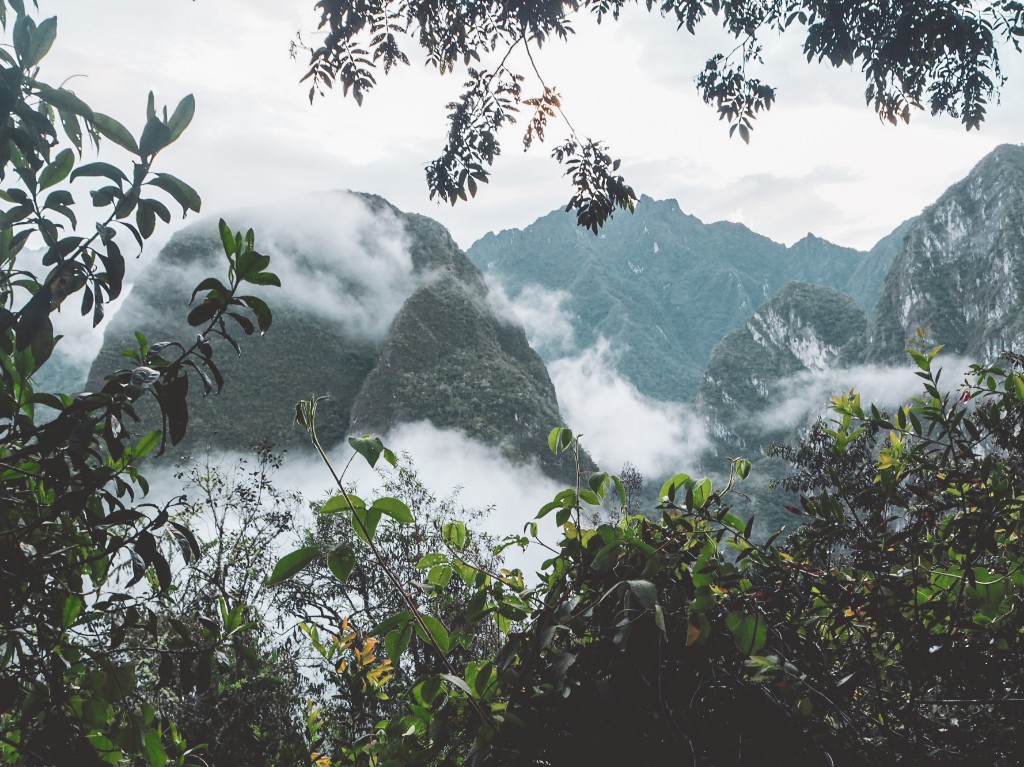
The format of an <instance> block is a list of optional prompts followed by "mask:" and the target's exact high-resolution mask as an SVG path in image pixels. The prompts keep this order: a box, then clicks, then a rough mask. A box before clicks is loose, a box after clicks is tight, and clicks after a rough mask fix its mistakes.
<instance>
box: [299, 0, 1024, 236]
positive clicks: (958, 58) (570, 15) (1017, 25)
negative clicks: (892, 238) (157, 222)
mask: <svg viewBox="0 0 1024 767" xmlns="http://www.w3.org/2000/svg"><path fill="white" fill-rule="evenodd" d="M633 4H634V3H629V2H627V1H626V0H573V1H571V2H540V3H528V2H512V3H497V2H468V3H467V2H454V1H452V0H440V1H439V0H429V1H422V0H402V2H398V3H394V2H386V1H384V0H359V1H358V2H353V1H352V0H319V2H317V3H316V6H315V8H316V9H317V10H318V11H319V13H320V28H321V29H322V30H324V31H325V36H324V38H323V41H322V43H321V44H319V45H315V46H311V47H309V48H308V51H309V55H310V59H309V71H308V73H307V75H306V79H309V80H310V81H311V83H312V85H311V87H310V99H312V98H313V97H314V96H315V95H316V93H317V92H320V93H323V92H324V90H325V89H326V88H332V87H334V85H335V84H337V85H340V86H341V88H342V91H343V92H344V94H346V95H351V96H352V97H353V98H354V99H355V100H356V101H357V102H358V103H360V104H362V103H363V99H364V97H365V96H366V95H367V94H368V93H369V92H370V91H371V90H372V89H373V88H374V87H375V86H376V85H377V75H378V74H379V73H380V72H381V71H383V73H384V74H385V75H386V74H388V73H389V72H391V71H392V70H393V69H395V68H396V67H398V66H400V65H403V64H406V65H407V64H409V62H410V57H409V54H408V53H407V52H406V51H407V50H408V49H409V47H410V45H411V46H412V47H419V48H420V49H422V52H423V54H424V55H425V57H426V61H427V63H428V65H431V66H433V67H435V68H436V69H437V71H438V72H439V73H441V74H444V73H447V72H455V71H456V70H459V71H462V72H464V74H465V76H466V81H465V86H464V90H463V93H462V95H461V97H460V98H459V100H458V101H456V102H453V103H450V104H448V105H447V109H448V112H449V115H448V120H449V129H448V135H447V137H446V141H445V144H444V147H443V149H442V151H441V154H440V156H439V157H438V158H437V159H436V160H434V161H433V162H431V163H430V164H429V165H428V166H427V171H426V176H427V185H428V187H429V191H430V195H431V197H434V196H435V195H436V196H438V197H439V198H440V199H442V200H445V201H447V202H450V203H451V204H453V205H454V204H455V203H456V202H457V201H458V200H460V199H461V200H466V199H468V197H471V196H475V195H476V192H477V188H478V184H479V183H483V182H487V180H488V177H489V175H490V170H489V168H490V167H491V166H492V165H493V164H494V161H495V158H496V157H497V156H498V155H499V154H500V152H501V142H500V140H499V132H500V130H501V129H502V128H503V127H504V126H506V125H507V124H509V123H513V122H515V121H516V119H517V117H519V116H520V113H521V112H523V113H524V114H523V115H522V116H523V117H525V121H526V129H525V132H524V134H523V145H524V147H525V148H527V149H528V148H529V147H530V145H531V144H532V143H533V142H534V140H541V141H543V140H544V138H545V135H546V131H547V129H548V124H549V121H550V120H551V119H553V118H554V119H558V118H561V119H562V120H563V121H564V123H565V126H566V132H567V134H568V135H567V138H565V139H564V140H563V141H561V142H560V143H558V144H557V145H556V146H555V147H554V148H553V149H552V152H551V154H552V156H553V157H554V158H555V159H556V160H557V161H558V162H559V163H562V164H563V165H564V166H565V168H566V171H565V172H566V175H568V176H570V177H571V180H572V185H573V188H574V194H573V196H572V198H571V199H570V201H569V203H568V205H567V206H566V210H567V211H568V210H575V211H576V215H577V218H578V221H579V223H580V224H581V225H582V226H585V227H588V228H590V229H592V230H594V231H595V232H596V231H597V229H598V228H599V227H600V226H601V224H602V223H603V222H604V221H605V220H606V219H607V217H608V216H610V215H611V214H612V213H613V212H614V210H615V209H616V208H626V209H632V206H633V204H634V201H635V197H636V195H635V194H634V192H633V189H632V188H631V187H630V186H628V185H627V184H626V182H625V179H624V178H623V176H622V175H619V174H618V170H619V164H620V163H619V161H618V160H616V159H614V158H613V157H612V155H611V154H610V151H609V149H608V148H607V147H606V146H605V145H604V144H603V143H602V142H601V141H600V140H596V139H594V138H589V137H586V136H584V135H582V134H581V133H578V132H577V130H576V129H575V128H574V127H573V125H572V123H570V122H569V119H568V117H566V115H565V113H564V112H563V110H562V104H561V99H560V97H559V94H558V92H557V90H556V88H555V87H553V86H549V85H548V84H547V83H546V82H545V81H544V78H543V74H542V72H541V71H540V70H539V69H538V68H537V65H536V63H535V61H534V58H533V54H532V51H533V50H534V49H536V48H539V47H540V46H542V45H544V44H547V43H549V42H551V41H554V40H561V41H566V40H568V39H569V37H570V36H571V35H572V34H573V33H574V21H575V20H576V19H577V18H579V16H580V15H581V14H592V15H594V16H595V17H596V18H597V20H598V22H603V21H606V20H611V21H615V20H618V19H619V17H620V14H622V12H623V11H624V9H625V8H626V7H627V6H630V5H633ZM636 4H637V5H640V6H643V7H645V8H646V9H647V11H648V12H651V13H657V14H659V15H661V16H662V17H663V18H665V19H666V21H667V22H668V23H672V24H675V25H676V27H677V28H678V29H679V30H683V29H685V30H686V31H687V32H688V33H690V34H691V35H692V34H696V33H697V29H698V25H699V24H700V22H701V21H703V20H704V19H706V18H714V19H717V20H718V21H719V22H720V23H721V25H722V26H723V27H724V28H725V30H727V32H728V33H729V34H730V35H731V36H732V37H733V38H734V39H735V40H736V46H735V48H734V49H733V50H731V51H729V52H727V53H719V54H716V55H714V56H712V57H711V58H709V59H708V60H707V62H706V64H705V66H704V69H703V70H702V71H701V72H700V73H699V74H698V75H697V78H696V83H697V90H698V91H699V93H700V95H701V98H702V99H703V100H704V101H705V102H706V103H707V104H709V105H713V106H714V108H715V109H716V110H717V112H718V114H719V116H720V117H721V118H722V119H723V120H725V121H726V122H727V123H728V125H729V131H730V134H732V133H736V134H737V135H738V136H739V137H740V138H742V139H743V140H744V141H749V140H750V133H751V130H752V129H753V123H754V120H755V119H756V117H757V116H758V114H759V113H761V112H764V111H767V110H768V109H769V108H770V107H771V106H772V104H773V103H774V101H775V95H776V94H775V88H774V87H772V85H771V84H769V83H767V82H764V81H763V80H761V79H760V78H759V77H757V76H756V74H755V73H756V68H757V65H758V64H761V63H763V59H762V44H761V41H762V40H763V39H764V38H765V37H767V36H769V35H774V34H781V33H789V34H791V35H792V36H793V37H794V38H799V39H800V40H801V41H802V43H801V44H802V49H803V53H804V55H805V56H806V58H807V60H808V61H809V62H811V61H817V62H827V63H828V64H830V65H832V66H833V67H841V66H853V67H857V68H859V69H860V71H861V72H862V73H863V75H864V81H865V83H866V88H865V92H864V96H865V100H866V101H867V103H868V104H869V105H871V106H872V107H873V108H874V110H875V112H877V114H878V116H879V117H880V118H881V119H882V120H884V121H886V122H889V123H893V124H895V123H897V122H899V121H904V122H907V121H909V120H910V117H911V114H912V113H913V111H914V110H917V109H926V108H927V109H928V110H929V111H930V112H931V113H932V114H933V115H934V114H940V113H945V114H948V115H950V116H952V117H954V118H958V119H960V121H961V122H962V123H963V124H964V126H965V127H966V128H967V129H968V130H970V129H972V128H978V127H979V126H980V125H981V123H982V121H983V120H984V119H985V113H986V109H987V106H988V104H989V103H990V102H991V101H992V100H993V99H995V98H997V97H998V93H999V88H1000V86H1002V85H1003V84H1004V81H1005V78H1004V76H1003V74H1002V70H1001V67H1000V53H1001V51H1005V50H1009V49H1011V48H1012V49H1013V50H1015V51H1017V52H1019V51H1020V38H1021V37H1024V4H1022V3H1021V2H1019V1H1018V0H994V1H989V2H980V3H967V2H949V1H948V0H908V1H907V2H880V3H861V2H856V1H855V0H842V1H841V2H821V0H789V1H788V2H777V0H753V1H752V2H743V3H730V2H721V0H663V1H662V2H656V1H655V0H644V2H642V3H636ZM517 48H520V49H522V50H523V51H524V52H525V54H526V61H527V62H528V68H529V72H528V74H524V72H523V71H519V69H515V68H513V65H512V64H511V63H510V62H511V60H512V59H511V58H510V53H511V52H513V51H514V50H515V49H517ZM528 75H529V76H528Z"/></svg>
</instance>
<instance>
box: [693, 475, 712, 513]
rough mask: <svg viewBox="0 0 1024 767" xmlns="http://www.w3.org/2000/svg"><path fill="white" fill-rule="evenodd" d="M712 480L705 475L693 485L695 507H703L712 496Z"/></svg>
mask: <svg viewBox="0 0 1024 767" xmlns="http://www.w3.org/2000/svg"><path fill="white" fill-rule="evenodd" d="M711 493H712V490H711V480H710V479H708V478H707V477H705V478H704V479H702V480H699V481H698V482H696V483H695V484H694V485H693V508H695V509H703V508H704V507H705V506H706V505H707V502H708V500H709V499H710V498H711Z"/></svg>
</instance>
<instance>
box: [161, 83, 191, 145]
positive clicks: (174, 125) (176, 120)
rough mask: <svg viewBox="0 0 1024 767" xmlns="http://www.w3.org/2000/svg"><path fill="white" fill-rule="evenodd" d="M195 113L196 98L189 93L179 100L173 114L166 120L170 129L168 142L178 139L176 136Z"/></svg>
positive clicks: (179, 134) (182, 130)
mask: <svg viewBox="0 0 1024 767" xmlns="http://www.w3.org/2000/svg"><path fill="white" fill-rule="evenodd" d="M195 113H196V99H195V97H194V96H193V95H192V94H191V93H190V94H189V95H187V96H186V97H185V98H183V99H182V100H181V101H179V102H178V106H177V107H175V109H174V114H172V115H171V119H170V120H168V121H167V128H168V129H169V131H170V140H168V142H167V143H168V144H171V143H173V142H175V141H177V140H178V137H179V136H181V134H182V133H183V132H184V130H185V128H187V127H188V126H189V123H191V122H192V118H193V117H194V116H195Z"/></svg>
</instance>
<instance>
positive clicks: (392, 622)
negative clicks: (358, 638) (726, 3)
mask: <svg viewBox="0 0 1024 767" xmlns="http://www.w3.org/2000/svg"><path fill="white" fill-rule="evenodd" d="M415 617H416V616H414V615H413V614H412V613H411V612H408V611H406V612H401V613H395V614H394V615H391V616H388V617H387V618H385V619H384V620H382V621H381V622H380V623H378V624H377V625H376V626H374V627H373V628H371V629H370V634H372V635H374V636H380V635H381V634H386V633H388V632H390V631H391V630H392V629H395V628H398V627H399V626H407V625H409V624H410V623H412V622H413V620H414V619H415Z"/></svg>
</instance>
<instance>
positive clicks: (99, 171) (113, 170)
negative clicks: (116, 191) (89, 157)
mask: <svg viewBox="0 0 1024 767" xmlns="http://www.w3.org/2000/svg"><path fill="white" fill-rule="evenodd" d="M82 176H99V177H102V178H109V179H110V180H111V181H113V182H114V183H115V184H118V185H119V186H120V184H121V182H122V181H127V180H128V177H127V176H126V175H124V171H122V170H121V169H120V168H118V167H117V166H115V165H111V164H110V163H109V162H90V163H86V164H85V165H79V166H78V167H77V168H75V169H74V171H72V173H71V180H72V181H74V180H75V179H76V178H81V177H82Z"/></svg>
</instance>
